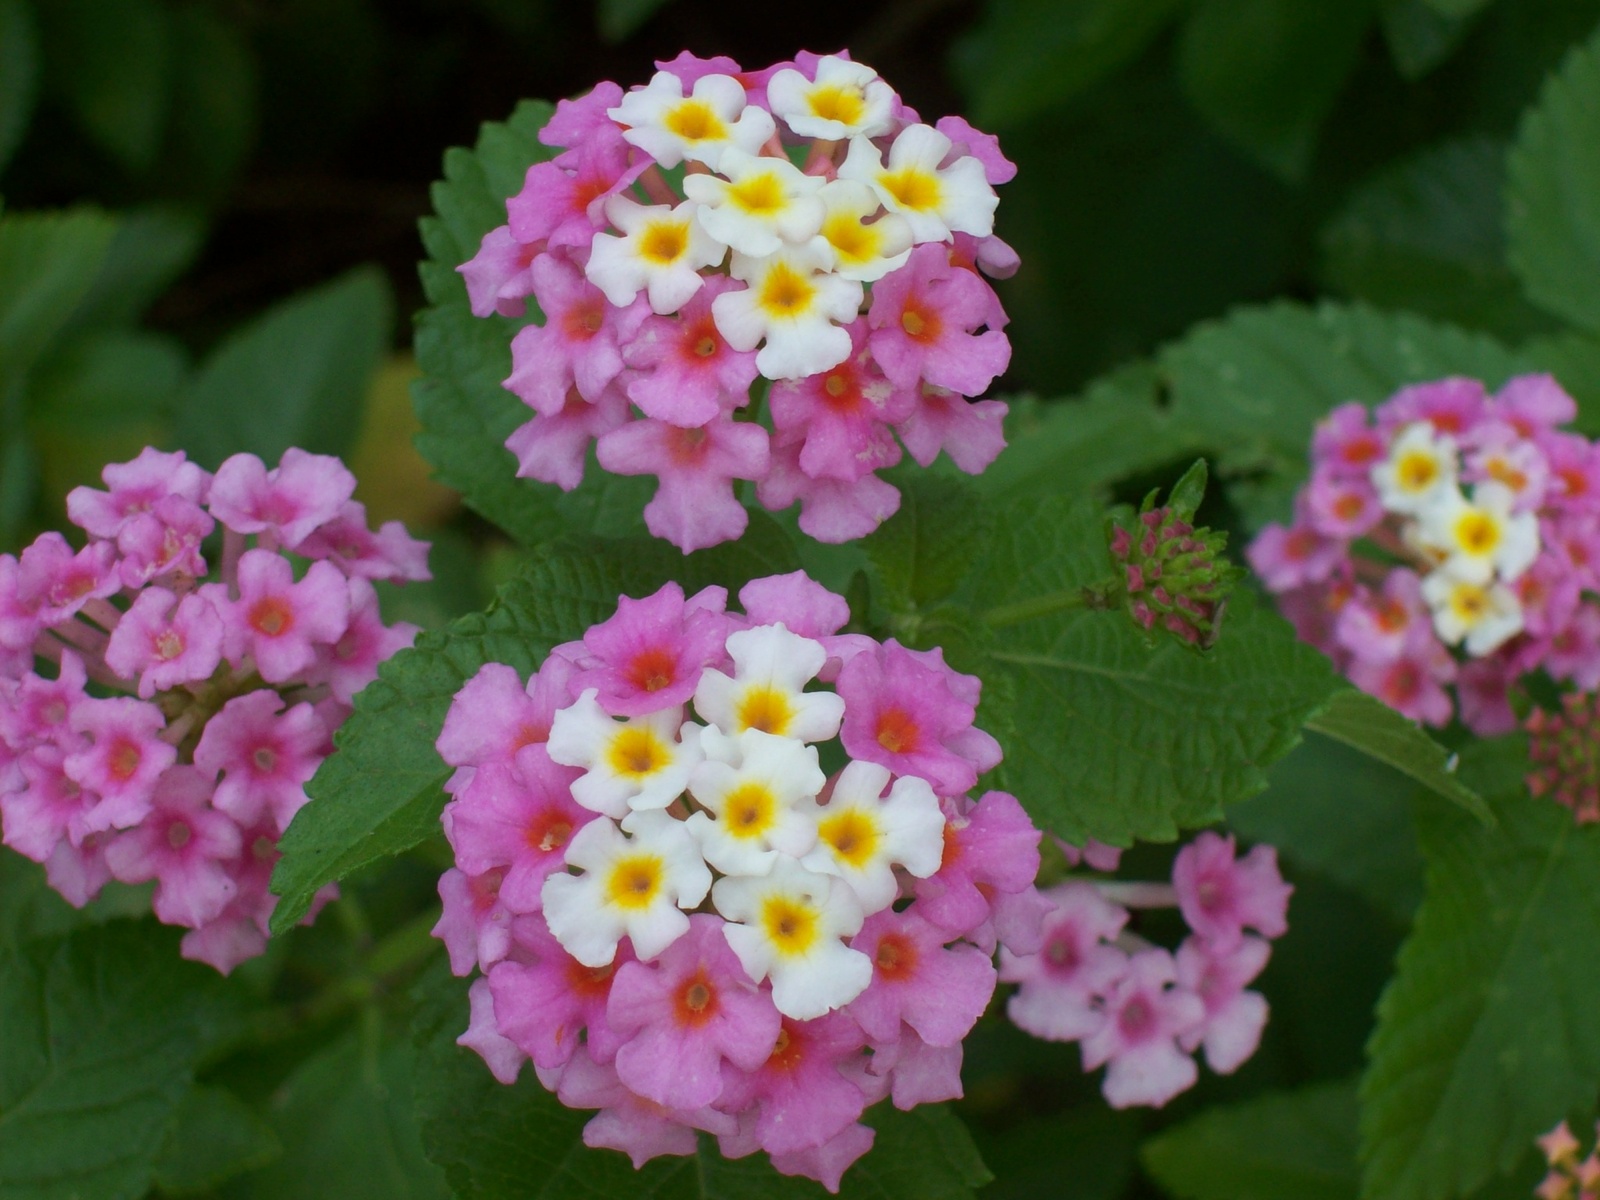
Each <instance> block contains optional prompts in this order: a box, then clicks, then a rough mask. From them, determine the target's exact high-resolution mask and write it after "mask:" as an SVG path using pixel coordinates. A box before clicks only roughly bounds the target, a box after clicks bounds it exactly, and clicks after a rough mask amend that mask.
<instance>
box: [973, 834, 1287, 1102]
mask: <svg viewBox="0 0 1600 1200" xmlns="http://www.w3.org/2000/svg"><path fill="white" fill-rule="evenodd" d="M1063 849H1064V850H1065V851H1066V852H1067V855H1068V862H1069V864H1071V865H1074V866H1076V865H1077V864H1078V863H1079V862H1080V861H1082V862H1085V863H1086V864H1087V865H1088V866H1089V867H1090V868H1092V869H1094V870H1096V871H1105V872H1110V871H1115V870H1116V869H1117V865H1118V861H1119V858H1120V852H1119V851H1117V850H1115V849H1113V848H1111V847H1108V846H1102V845H1099V844H1097V843H1095V842H1090V843H1089V844H1088V845H1087V846H1086V847H1084V849H1083V850H1082V851H1079V850H1077V849H1076V848H1075V847H1071V846H1064V847H1063ZM1292 890H1293V889H1292V888H1290V886H1289V885H1288V884H1286V883H1285V882H1284V881H1283V877H1282V876H1281V875H1280V874H1279V873H1278V862H1277V852H1276V851H1275V850H1273V848H1272V847H1270V846H1256V847H1254V848H1253V849H1252V850H1251V851H1250V852H1249V853H1248V854H1246V855H1245V856H1244V857H1243V858H1240V857H1238V856H1237V854H1236V851H1235V846H1234V841H1233V838H1232V837H1231V836H1229V837H1226V838H1224V837H1222V836H1220V835H1218V834H1215V833H1209V832H1208V833H1202V834H1201V835H1200V836H1199V837H1198V838H1196V839H1195V840H1194V841H1193V842H1191V843H1190V844H1189V845H1187V846H1185V847H1184V848H1183V849H1182V850H1180V851H1179V852H1178V856H1177V858H1176V859H1175V860H1174V862H1173V867H1172V883H1171V885H1170V886H1169V885H1166V884H1156V883H1123V882H1120V881H1113V880H1105V879H1102V878H1070V879H1069V880H1068V881H1067V882H1064V883H1061V884H1058V885H1056V886H1055V887H1052V888H1047V889H1045V890H1044V891H1042V892H1041V893H1040V894H1041V895H1042V896H1043V898H1044V900H1045V901H1046V902H1047V904H1048V911H1047V912H1046V914H1045V917H1044V923H1043V938H1042V942H1041V945H1040V947H1039V949H1038V951H1037V952H1036V953H1027V954H1023V953H1018V952H1016V951H1014V950H1012V949H1009V948H1002V949H1001V951H1000V978H1001V979H1002V980H1004V981H1006V982H1008V983H1016V984H1020V985H1021V986H1020V987H1018V989H1017V991H1016V993H1015V994H1014V995H1013V996H1012V997H1011V999H1010V1000H1009V1001H1008V1002H1007V1005H1006V1013H1007V1015H1008V1016H1010V1018H1011V1019H1012V1020H1013V1021H1015V1022H1016V1023H1017V1025H1019V1026H1020V1027H1021V1028H1023V1029H1025V1030H1027V1031H1028V1032H1029V1033H1031V1034H1033V1035H1035V1036H1036V1037H1041V1038H1045V1039H1047V1040H1049V1041H1057V1042H1079V1043H1080V1044H1081V1049H1082V1052H1083V1066H1084V1069H1085V1070H1086V1071H1092V1070H1094V1069H1096V1068H1097V1067H1100V1066H1105V1067H1106V1074H1105V1079H1104V1081H1103V1082H1102V1084H1101V1088H1102V1091H1103V1092H1104V1094H1105V1098H1106V1100H1107V1101H1108V1102H1109V1103H1110V1104H1111V1106H1112V1107H1113V1108H1127V1107H1129V1106H1131V1105H1149V1106H1152V1107H1160V1106H1161V1105H1163V1104H1165V1103H1166V1102H1167V1101H1168V1100H1171V1099H1172V1098H1173V1097H1174V1096H1176V1095H1177V1094H1178V1093H1180V1092H1182V1091H1185V1090H1186V1089H1188V1088H1191V1087H1193V1086H1194V1084H1195V1082H1196V1080H1197V1079H1198V1078H1199V1070H1198V1068H1197V1067H1196V1065H1195V1060H1194V1054H1195V1052H1196V1051H1198V1050H1200V1049H1202V1048H1203V1049H1204V1051H1205V1056H1206V1064H1207V1065H1208V1066H1209V1067H1210V1068H1211V1069H1212V1070H1213V1071H1216V1072H1218V1073H1219V1074H1224V1075H1226V1074H1231V1073H1232V1072H1234V1071H1236V1070H1238V1069H1239V1067H1240V1066H1242V1065H1243V1064H1244V1062H1245V1061H1246V1060H1247V1059H1249V1057H1250V1056H1251V1055H1252V1054H1254V1053H1255V1052H1256V1047H1257V1045H1259V1044H1260V1041H1261V1031H1262V1029H1263V1028H1264V1027H1265V1025H1266V1021H1267V1001H1266V998H1265V997H1263V996H1262V995H1261V993H1259V992H1254V991H1250V990H1247V988H1246V985H1247V984H1248V983H1250V982H1251V980H1253V979H1255V977H1256V976H1257V975H1259V974H1260V973H1261V971H1262V969H1263V968H1264V967H1265V966H1266V965H1267V959H1268V957H1269V956H1270V954H1271V945H1270V939H1273V938H1277V937H1280V936H1282V935H1283V934H1284V933H1285V932H1286V931H1287V929H1288V924H1287V920H1286V917H1287V910H1288V904H1289V893H1290V892H1291V891H1292ZM1172 906H1176V907H1177V908H1178V910H1179V911H1180V912H1181V913H1182V914H1183V917H1184V919H1185V920H1186V921H1187V922H1188V924H1189V928H1190V930H1191V933H1190V935H1189V936H1188V937H1187V938H1185V939H1184V941H1183V943H1182V945H1180V946H1179V947H1178V950H1177V953H1176V954H1174V953H1173V952H1171V951H1169V950H1166V949H1164V948H1163V947H1161V946H1157V945H1153V944H1152V943H1150V942H1149V941H1147V940H1145V939H1144V938H1142V937H1140V936H1138V934H1136V933H1135V932H1133V931H1132V930H1131V929H1130V928H1129V927H1128V926H1129V909H1130V908H1162V907H1172ZM1247 930H1248V931H1253V932H1247Z"/></svg>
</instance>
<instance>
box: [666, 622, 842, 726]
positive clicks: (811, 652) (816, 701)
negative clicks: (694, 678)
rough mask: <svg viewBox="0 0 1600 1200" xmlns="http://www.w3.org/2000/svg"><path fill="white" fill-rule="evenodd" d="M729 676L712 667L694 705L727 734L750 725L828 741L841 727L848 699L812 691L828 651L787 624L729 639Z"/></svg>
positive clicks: (745, 631) (761, 627)
mask: <svg viewBox="0 0 1600 1200" xmlns="http://www.w3.org/2000/svg"><path fill="white" fill-rule="evenodd" d="M727 645H728V656H729V657H730V658H732V659H733V676H732V678H729V677H728V676H727V675H724V674H723V673H722V672H721V671H718V670H717V669H716V668H714V667H708V668H707V669H706V671H705V673H704V674H703V675H701V676H700V682H699V684H697V685H696V687H695V690H694V709H695V712H697V713H699V714H700V716H701V717H703V718H704V719H705V720H707V721H711V722H713V723H714V724H715V725H717V727H718V728H720V729H721V730H722V731H723V732H724V733H730V734H738V733H743V732H744V731H745V730H746V729H759V730H760V731H761V732H763V733H772V734H777V735H778V736H780V737H788V738H797V739H799V740H800V741H802V742H825V741H827V740H828V739H829V738H831V737H833V736H835V735H836V734H837V733H838V732H839V723H840V722H841V721H842V720H843V719H844V701H843V700H841V699H840V698H839V697H838V696H837V695H835V694H834V693H833V692H808V691H806V690H805V686H806V684H808V683H810V682H811V681H812V680H813V679H815V678H816V677H817V673H818V672H819V671H821V670H822V667H823V664H824V663H826V662H827V661H828V652H827V651H826V650H824V649H823V648H822V646H821V644H820V643H818V642H814V641H812V640H811V639H810V638H803V637H801V636H800V635H799V634H797V633H790V632H789V630H788V629H787V628H786V627H785V626H783V625H758V626H756V627H755V628H754V629H741V630H740V631H739V632H738V633H735V634H732V635H731V636H730V637H729V638H728V643H727Z"/></svg>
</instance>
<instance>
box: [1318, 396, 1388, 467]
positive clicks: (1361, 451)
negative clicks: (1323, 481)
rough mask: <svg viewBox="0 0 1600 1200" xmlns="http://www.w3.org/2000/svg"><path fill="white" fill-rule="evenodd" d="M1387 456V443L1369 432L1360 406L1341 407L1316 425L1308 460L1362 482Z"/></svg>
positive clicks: (1366, 419)
mask: <svg viewBox="0 0 1600 1200" xmlns="http://www.w3.org/2000/svg"><path fill="white" fill-rule="evenodd" d="M1387 452H1388V445H1387V442H1386V441H1385V440H1384V438H1383V436H1382V435H1381V434H1379V433H1378V431H1377V430H1375V429H1373V428H1372V425H1371V415H1370V414H1369V413H1368V412H1367V408H1366V405H1364V404H1357V403H1351V404H1341V405H1339V407H1337V408H1335V409H1333V410H1331V411H1330V412H1329V413H1328V415H1327V416H1325V417H1323V418H1322V420H1320V421H1318V422H1317V431H1316V433H1315V434H1313V435H1312V439H1311V460H1312V462H1314V463H1316V464H1317V466H1318V467H1319V468H1326V469H1327V470H1329V471H1331V472H1333V473H1335V474H1337V475H1343V476H1354V477H1356V478H1360V479H1366V478H1367V476H1368V474H1369V473H1370V472H1371V470H1372V468H1373V466H1374V465H1376V464H1377V463H1379V462H1381V461H1382V459H1383V457H1384V455H1385V454H1386V453H1387Z"/></svg>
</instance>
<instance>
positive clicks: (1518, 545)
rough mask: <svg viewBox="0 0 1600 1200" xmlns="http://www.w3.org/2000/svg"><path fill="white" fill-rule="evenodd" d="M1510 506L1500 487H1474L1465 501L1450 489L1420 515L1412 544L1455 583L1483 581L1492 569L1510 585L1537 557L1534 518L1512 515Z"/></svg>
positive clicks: (1491, 575) (1512, 499)
mask: <svg viewBox="0 0 1600 1200" xmlns="http://www.w3.org/2000/svg"><path fill="white" fill-rule="evenodd" d="M1515 504H1516V496H1515V495H1513V494H1512V492H1511V489H1510V488H1508V487H1506V486H1505V485H1504V484H1500V483H1480V484H1478V486H1477V487H1475V488H1473V489H1472V499H1471V500H1468V499H1467V498H1466V497H1465V496H1463V495H1462V494H1461V493H1460V492H1458V491H1456V490H1455V489H1453V488H1452V489H1451V490H1450V491H1449V492H1448V493H1446V494H1445V496H1444V497H1443V498H1442V499H1441V500H1439V501H1438V502H1436V503H1434V504H1432V505H1430V506H1429V507H1428V508H1426V509H1424V510H1423V511H1422V513H1421V514H1420V516H1419V522H1418V531H1417V540H1418V542H1419V543H1420V544H1421V545H1422V546H1423V547H1424V548H1425V549H1427V550H1431V551H1433V552H1435V553H1436V554H1438V555H1440V556H1441V557H1442V559H1443V563H1444V568H1445V569H1446V570H1447V571H1449V572H1450V574H1451V575H1453V576H1455V577H1456V578H1457V579H1463V580H1468V581H1470V582H1472V583H1488V582H1489V580H1490V579H1492V578H1494V576H1495V573H1496V572H1497V571H1498V573H1499V576H1500V580H1501V581H1502V582H1504V583H1510V582H1511V581H1512V580H1513V579H1516V578H1517V577H1518V576H1519V575H1521V574H1522V573H1523V572H1524V571H1526V570H1527V569H1528V568H1529V567H1531V566H1532V565H1533V560H1534V559H1536V558H1538V557H1539V518H1538V517H1537V516H1536V515H1535V514H1533V513H1529V512H1524V513H1516V512H1512V506H1513V505H1515Z"/></svg>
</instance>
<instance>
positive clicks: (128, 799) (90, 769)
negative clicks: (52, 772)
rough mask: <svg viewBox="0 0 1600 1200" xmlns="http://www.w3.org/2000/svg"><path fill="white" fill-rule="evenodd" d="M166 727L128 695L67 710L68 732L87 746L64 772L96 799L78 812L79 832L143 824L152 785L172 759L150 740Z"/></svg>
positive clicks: (171, 751) (69, 759) (159, 743)
mask: <svg viewBox="0 0 1600 1200" xmlns="http://www.w3.org/2000/svg"><path fill="white" fill-rule="evenodd" d="M166 723H167V722H166V718H165V717H163V716H162V715H161V710H160V709H159V708H157V707H156V706H155V705H153V704H147V703H145V702H144V701H143V700H135V699H133V698H132V697H131V696H119V697H116V698H114V699H110V700H85V701H83V703H81V704H79V705H78V706H77V707H76V708H75V709H74V710H73V713H72V728H73V729H74V730H75V731H76V732H78V733H84V734H88V736H89V738H90V740H91V742H92V743H93V744H92V745H90V746H89V747H88V749H85V750H80V751H78V752H77V753H76V754H71V755H68V756H67V759H66V772H67V774H68V775H69V776H71V777H72V779H73V780H74V781H75V782H76V783H77V784H78V785H79V786H80V787H82V788H83V789H84V790H85V791H89V792H94V793H96V794H97V795H98V796H99V797H100V801H99V803H98V804H96V805H95V806H94V807H93V808H91V809H90V810H89V811H88V812H87V813H86V814H84V818H83V827H84V829H85V831H87V832H89V833H96V832H99V831H101V830H105V829H126V828H128V827H129V826H132V825H137V824H138V823H139V822H140V821H142V820H144V817H145V814H146V813H148V812H149V811H150V797H151V795H152V794H153V793H154V791H155V787H156V781H157V780H158V779H159V778H160V777H161V774H162V772H163V771H165V770H166V769H167V768H168V767H170V766H171V765H172V764H173V763H174V762H175V761H176V760H177V757H178V752H177V751H176V750H174V749H173V748H172V747H171V746H169V745H168V744H167V743H166V742H163V741H161V740H159V739H158V738H157V737H156V734H157V733H159V732H160V731H161V730H162V729H163V728H165V726H166Z"/></svg>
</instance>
